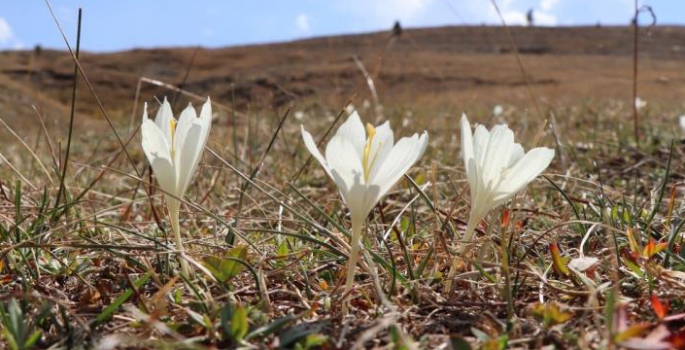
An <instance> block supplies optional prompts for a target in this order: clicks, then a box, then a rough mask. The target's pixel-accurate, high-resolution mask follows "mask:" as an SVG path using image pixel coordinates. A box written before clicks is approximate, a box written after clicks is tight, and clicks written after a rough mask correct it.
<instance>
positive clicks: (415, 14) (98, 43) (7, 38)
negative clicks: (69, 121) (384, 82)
mask: <svg viewBox="0 0 685 350" xmlns="http://www.w3.org/2000/svg"><path fill="white" fill-rule="evenodd" d="M497 1H498V4H499V6H500V8H501V10H502V12H503V15H504V17H505V19H506V20H507V23H509V24H512V25H516V24H522V23H524V22H525V13H526V12H527V11H528V10H529V9H533V10H534V11H535V17H536V21H537V22H538V23H539V24H541V25H556V26H566V25H587V24H590V25H593V24H596V23H597V22H601V23H602V24H621V25H622V24H627V23H628V22H629V20H630V18H631V16H632V11H633V10H632V9H633V0H497ZM51 4H52V6H53V8H54V9H55V12H56V13H57V16H58V18H59V20H60V22H61V24H62V26H63V27H64V29H65V30H66V31H67V34H68V35H70V36H71V37H74V36H75V32H76V18H77V9H78V7H79V6H80V7H82V8H83V11H84V19H83V37H82V47H83V49H85V50H89V51H116V50H126V49H130V48H134V47H164V46H194V45H201V46H205V47H221V46H230V45H244V44H256V43H265V42H277V41H288V40H295V39H300V38H307V37H313V36H322V35H331V34H347V33H361V32H368V31H377V30H385V29H389V28H390V27H391V26H392V24H393V23H394V21H395V20H399V21H401V23H402V25H403V26H404V27H430V26H442V25H464V24H482V23H487V24H499V18H498V17H497V14H496V12H495V11H494V8H493V7H492V4H491V2H490V0H224V1H220V0H195V1H189V0H185V1H181V0H112V1H105V0H80V1H77V0H52V1H51ZM640 5H641V6H642V5H650V6H652V7H653V9H654V11H655V13H656V15H657V17H658V22H659V24H679V25H682V24H685V16H684V15H683V14H685V1H683V0H640ZM648 18H649V16H648V15H647V14H644V15H643V16H642V17H641V19H642V20H643V21H644V22H647V21H648ZM36 44H41V45H42V46H43V47H49V48H59V49H63V48H64V44H63V42H62V39H61V37H60V36H59V32H58V31H57V29H56V26H55V24H54V22H53V20H52V19H51V17H50V13H49V11H48V9H47V6H46V5H45V3H44V2H43V1H41V0H2V1H0V49H20V48H32V47H33V46H34V45H36Z"/></svg>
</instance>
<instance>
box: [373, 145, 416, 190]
mask: <svg viewBox="0 0 685 350" xmlns="http://www.w3.org/2000/svg"><path fill="white" fill-rule="evenodd" d="M427 144H428V133H426V132H424V133H423V134H422V135H421V137H419V135H418V134H414V135H413V136H411V137H404V138H402V139H400V140H399V141H398V142H397V144H395V147H393V148H392V150H391V151H390V154H388V157H387V158H386V159H385V162H384V163H383V167H382V168H380V169H379V170H378V172H377V173H376V176H375V177H373V178H371V179H370V183H371V184H373V185H377V186H379V187H380V196H381V197H382V196H384V195H385V194H386V193H388V191H389V190H390V188H392V186H394V185H395V183H396V182H397V181H398V180H399V179H400V178H401V177H402V176H404V174H405V173H406V172H407V171H408V170H409V169H410V168H411V167H412V166H413V165H414V163H416V161H417V160H418V159H419V158H420V157H421V156H422V155H423V152H424V151H425V149H426V145H427Z"/></svg>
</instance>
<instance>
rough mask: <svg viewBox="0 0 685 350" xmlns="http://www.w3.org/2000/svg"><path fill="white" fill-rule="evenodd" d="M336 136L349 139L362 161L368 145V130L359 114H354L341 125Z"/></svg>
mask: <svg viewBox="0 0 685 350" xmlns="http://www.w3.org/2000/svg"><path fill="white" fill-rule="evenodd" d="M334 136H339V137H343V138H345V139H348V140H349V141H350V143H352V145H353V146H354V149H355V152H356V154H357V157H358V158H359V159H360V160H361V158H362V155H363V153H364V146H365V145H366V128H364V124H362V121H361V119H360V118H359V114H357V112H356V111H354V112H352V114H350V116H349V117H348V118H347V120H346V121H345V122H344V123H343V124H342V125H340V127H339V128H338V130H337V131H336V132H335V135H334Z"/></svg>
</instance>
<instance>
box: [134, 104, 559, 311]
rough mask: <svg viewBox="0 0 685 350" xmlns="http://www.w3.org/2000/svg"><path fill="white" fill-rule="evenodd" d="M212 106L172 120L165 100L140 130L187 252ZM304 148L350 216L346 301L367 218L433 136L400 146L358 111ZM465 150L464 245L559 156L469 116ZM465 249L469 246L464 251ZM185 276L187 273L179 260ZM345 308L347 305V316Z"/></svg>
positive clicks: (385, 127)
mask: <svg viewBox="0 0 685 350" xmlns="http://www.w3.org/2000/svg"><path fill="white" fill-rule="evenodd" d="M211 113H212V112H211V102H210V101H209V99H207V102H206V103H205V104H204V106H203V107H202V110H201V112H200V116H199V117H198V116H197V115H196V113H195V110H194V109H193V108H192V106H190V105H189V106H188V107H187V108H186V109H185V110H183V112H182V113H181V116H180V118H179V119H178V121H177V120H176V119H174V117H173V114H172V112H171V106H170V105H169V103H168V102H167V101H166V100H164V102H163V103H162V105H161V107H160V109H159V111H158V112H157V116H156V118H155V120H154V121H152V120H150V119H149V118H148V116H147V106H146V111H145V112H144V114H143V124H142V127H141V133H142V147H143V151H144V152H145V155H146V157H147V159H148V161H149V162H150V165H151V166H152V170H153V171H154V174H155V176H156V178H157V182H158V183H159V187H160V188H161V190H162V191H163V192H164V194H165V198H166V203H167V207H168V209H169V216H170V221H171V223H172V229H173V231H174V236H175V239H176V246H177V249H179V250H180V251H181V252H183V242H182V239H181V234H180V229H179V221H178V216H179V209H180V204H181V201H182V199H183V196H184V194H185V192H186V189H187V188H188V185H189V184H190V181H191V179H192V177H193V174H194V173H195V171H196V169H197V166H198V163H199V161H200V158H201V156H202V151H203V150H204V147H205V144H206V143H207V139H208V137H209V130H210V128H211ZM301 133H302V138H303V140H304V145H305V147H306V148H307V149H308V150H309V152H310V153H311V154H312V156H313V157H314V158H315V159H316V160H317V161H318V162H319V163H320V164H321V166H322V167H323V169H324V170H325V172H326V174H328V176H329V177H330V178H331V180H333V182H334V183H335V184H336V185H337V187H338V190H339V191H340V195H341V197H342V199H343V201H344V202H345V203H346V205H347V207H348V209H349V212H350V221H351V226H352V238H351V241H350V257H349V260H348V266H347V280H346V284H345V289H344V292H343V295H349V292H350V290H351V287H352V283H353V281H354V271H355V268H356V265H357V260H358V255H359V253H360V249H361V246H362V244H361V240H362V239H361V238H362V228H363V225H364V221H365V220H366V217H367V216H368V214H369V213H370V212H371V210H372V209H373V208H374V206H376V204H378V202H379V201H380V200H381V199H382V198H383V197H384V196H385V195H386V194H387V193H388V192H389V191H390V189H391V188H392V187H393V186H394V185H395V183H397V182H398V181H399V180H400V179H401V178H402V177H403V176H404V175H405V174H406V173H407V171H409V169H410V168H411V167H412V166H413V165H414V164H415V163H416V162H417V161H418V160H419V159H420V158H421V156H422V155H423V154H424V152H425V150H426V147H427V146H428V133H427V132H425V131H424V132H423V133H422V134H420V135H419V134H414V135H412V136H410V137H404V138H401V139H400V140H399V141H397V142H395V137H394V133H393V131H392V129H391V128H390V124H389V122H385V123H383V124H381V125H378V126H373V125H371V124H366V126H364V124H363V123H362V121H361V119H360V117H359V115H358V114H357V112H356V111H353V112H351V113H350V116H349V118H348V119H347V121H345V123H343V124H342V125H341V126H340V127H339V128H338V130H337V131H336V133H335V135H334V136H333V137H332V138H331V139H330V141H329V142H328V144H327V146H326V149H325V152H324V153H323V154H322V153H321V152H320V151H319V149H318V148H317V146H316V142H315V141H314V138H313V137H312V135H311V134H310V133H309V132H307V131H306V130H305V129H304V126H302V127H301ZM461 142H462V144H461V148H462V157H463V160H464V168H465V170H466V178H467V180H468V184H469V188H470V194H471V213H470V216H469V219H468V224H467V227H466V231H465V233H464V237H463V239H464V240H465V241H466V242H467V244H468V242H469V241H470V240H471V238H472V235H473V233H474V230H475V228H476V226H477V225H478V223H479V222H480V221H481V220H482V219H483V218H484V217H485V216H486V215H487V214H488V212H490V211H491V210H492V209H494V208H496V207H498V206H500V205H502V204H504V203H505V202H506V201H508V200H509V199H511V198H512V197H513V196H514V195H515V194H516V193H518V192H520V191H521V190H523V189H524V188H525V187H526V186H527V185H528V184H529V183H530V182H531V181H533V180H534V179H535V178H536V177H537V176H538V175H540V174H541V173H542V172H543V171H544V170H545V169H546V168H547V167H548V166H549V164H550V163H551V162H552V160H553V158H554V151H553V150H551V149H549V148H545V147H539V148H534V149H532V150H530V151H528V152H527V153H526V152H524V150H523V147H522V146H521V145H520V144H518V143H515V142H514V133H513V132H512V131H511V129H509V128H508V127H507V126H506V125H496V126H495V127H493V128H492V129H491V130H489V131H488V130H487V129H486V128H485V127H484V126H482V125H479V126H477V127H476V129H475V132H472V130H471V125H470V124H469V121H468V119H467V118H466V115H463V116H462V118H461ZM466 246H467V245H465V247H466ZM180 261H181V265H182V268H183V272H184V274H188V273H189V271H188V267H187V264H186V263H185V260H184V259H183V258H181V259H180ZM346 311H347V302H344V303H343V312H344V313H346Z"/></svg>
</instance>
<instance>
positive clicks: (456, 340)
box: [450, 336, 471, 350]
mask: <svg viewBox="0 0 685 350" xmlns="http://www.w3.org/2000/svg"><path fill="white" fill-rule="evenodd" d="M450 343H451V344H452V350H471V344H469V343H468V342H467V341H466V340H464V338H462V337H460V336H452V337H450Z"/></svg>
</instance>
